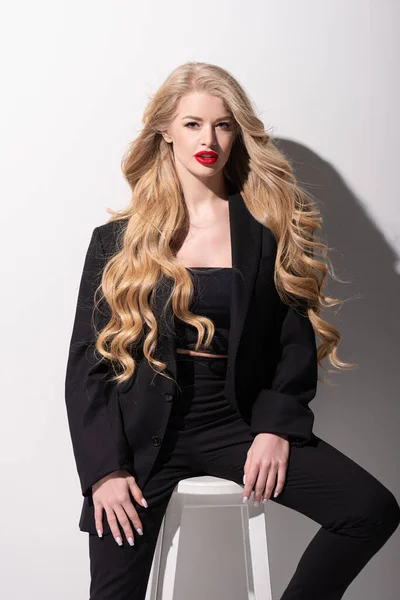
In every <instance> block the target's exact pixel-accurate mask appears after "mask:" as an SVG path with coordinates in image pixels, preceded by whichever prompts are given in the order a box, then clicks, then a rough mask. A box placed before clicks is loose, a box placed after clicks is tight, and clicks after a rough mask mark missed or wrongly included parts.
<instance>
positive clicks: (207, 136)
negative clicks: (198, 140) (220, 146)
mask: <svg viewBox="0 0 400 600" xmlns="http://www.w3.org/2000/svg"><path fill="white" fill-rule="evenodd" d="M203 131H204V133H203V139H202V143H203V144H204V146H207V148H210V149H211V148H212V147H213V146H215V145H216V137H215V131H214V127H213V126H210V127H204V130H203Z"/></svg>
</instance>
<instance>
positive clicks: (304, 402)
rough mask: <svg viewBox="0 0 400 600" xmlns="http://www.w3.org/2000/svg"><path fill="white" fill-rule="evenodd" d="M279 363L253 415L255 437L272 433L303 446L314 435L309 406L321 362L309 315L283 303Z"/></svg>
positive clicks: (261, 393)
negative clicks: (319, 361) (286, 437)
mask: <svg viewBox="0 0 400 600" xmlns="http://www.w3.org/2000/svg"><path fill="white" fill-rule="evenodd" d="M281 305H282V306H283V313H284V317H283V321H282V326H281V330H280V334H279V359H278V363H277V366H276V370H275V372H274V375H273V378H272V383H271V385H270V387H269V388H268V389H265V388H264V389H262V390H261V391H260V392H259V394H258V396H257V398H256V400H255V402H254V404H253V406H252V413H251V430H252V434H253V435H256V434H258V433H263V432H266V433H267V432H268V433H279V434H282V435H286V436H288V440H289V442H290V443H291V444H292V445H295V446H303V445H304V444H306V443H307V442H308V441H309V440H310V439H311V435H312V428H313V424H314V414H313V412H312V411H311V409H310V407H309V406H308V404H309V402H310V401H311V400H312V399H313V398H314V396H315V394H316V391H317V378H318V359H317V347H316V338H315V332H314V328H313V326H312V324H311V321H310V319H309V317H308V314H307V312H306V311H303V312H304V314H301V313H300V312H299V311H298V310H297V309H296V308H293V307H291V306H289V305H287V304H283V303H281Z"/></svg>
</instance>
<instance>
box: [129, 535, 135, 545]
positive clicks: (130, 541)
mask: <svg viewBox="0 0 400 600" xmlns="http://www.w3.org/2000/svg"><path fill="white" fill-rule="evenodd" d="M128 542H129V545H130V546H133V545H134V544H135V542H134V541H133V538H131V537H128Z"/></svg>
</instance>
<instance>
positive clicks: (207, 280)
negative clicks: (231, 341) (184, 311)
mask: <svg viewBox="0 0 400 600" xmlns="http://www.w3.org/2000/svg"><path fill="white" fill-rule="evenodd" d="M187 268H188V271H189V273H190V275H191V276H192V280H193V286H194V296H193V300H192V303H191V304H190V310H191V311H192V312H193V313H195V314H197V315H202V316H204V317H208V318H209V319H211V320H212V321H213V323H214V325H215V333H214V337H213V339H212V341H211V344H210V346H209V347H208V348H207V349H205V348H204V349H203V352H208V353H211V354H228V334H229V327H230V303H231V286H232V273H233V270H232V267H187ZM175 333H176V338H177V343H176V347H177V348H187V349H189V350H194V349H195V344H196V340H197V335H198V334H197V329H196V328H195V327H194V326H193V325H189V324H188V323H185V322H184V321H181V320H180V319H178V318H176V319H175ZM201 351H202V346H200V348H199V349H198V352H201Z"/></svg>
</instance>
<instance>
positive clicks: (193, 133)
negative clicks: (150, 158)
mask: <svg viewBox="0 0 400 600" xmlns="http://www.w3.org/2000/svg"><path fill="white" fill-rule="evenodd" d="M235 125H236V122H235V120H234V118H233V116H231V114H230V113H229V111H228V110H227V109H226V108H225V106H224V103H223V101H222V100H221V99H220V98H217V97H216V96H211V95H210V94H206V93H200V92H197V93H191V94H187V95H186V96H183V97H182V98H181V100H180V102H179V105H178V111H177V114H176V115H175V118H174V120H173V121H172V122H171V124H170V126H169V127H168V129H167V131H166V132H163V133H162V135H163V137H164V139H165V141H167V142H169V143H171V142H172V148H173V152H174V157H175V163H176V168H177V172H178V175H180V174H182V173H183V172H185V171H189V172H190V173H191V174H192V175H194V176H195V177H197V178H199V179H204V178H209V177H212V178H214V177H215V175H216V174H217V173H219V172H221V171H222V169H223V168H224V166H225V164H226V162H227V160H228V158H229V154H230V152H231V148H232V144H233V142H234V140H235V137H236V127H235ZM207 150H213V151H214V152H216V153H217V154H218V157H217V159H216V160H215V162H210V163H202V162H199V161H198V160H197V159H196V157H195V154H196V153H198V152H205V151H207Z"/></svg>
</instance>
